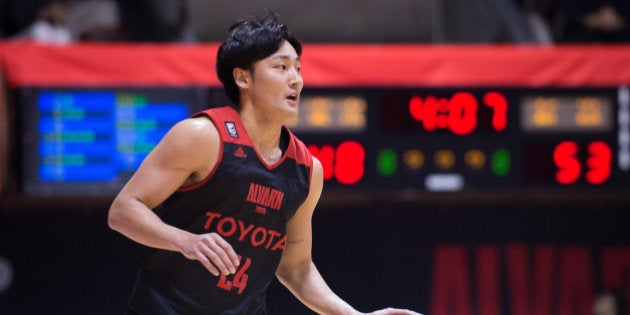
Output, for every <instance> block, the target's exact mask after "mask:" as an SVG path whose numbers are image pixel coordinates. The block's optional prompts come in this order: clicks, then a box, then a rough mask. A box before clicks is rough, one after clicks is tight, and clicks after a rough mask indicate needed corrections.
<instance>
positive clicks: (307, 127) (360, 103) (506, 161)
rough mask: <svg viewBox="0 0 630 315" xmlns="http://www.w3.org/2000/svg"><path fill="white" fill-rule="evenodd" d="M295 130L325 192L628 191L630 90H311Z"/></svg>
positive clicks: (303, 98) (294, 125)
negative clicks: (320, 170) (318, 167)
mask: <svg viewBox="0 0 630 315" xmlns="http://www.w3.org/2000/svg"><path fill="white" fill-rule="evenodd" d="M303 94H304V95H303V97H302V98H301V101H300V106H301V108H300V117H299V118H298V119H297V120H296V121H295V122H293V123H292V129H293V130H294V131H295V132H296V133H297V134H298V135H299V136H300V138H302V139H303V140H304V141H305V142H306V143H307V144H308V146H309V149H310V150H311V152H312V153H313V154H314V155H315V156H317V157H318V158H319V160H320V161H321V162H322V165H323V167H324V178H325V180H326V181H328V184H329V185H333V186H343V187H362V188H370V189H374V188H377V189H384V190H395V189H404V188H417V189H421V190H426V191H447V192H457V191H463V190H479V189H482V190H483V189H492V190H496V191H499V192H500V191H505V190H514V189H516V190H523V189H525V190H527V189H548V188H551V189H556V188H558V189H567V187H578V188H587V187H593V188H606V189H613V190H623V189H628V188H630V172H629V171H630V131H629V127H628V126H629V117H630V114H629V113H630V111H629V108H630V105H629V97H628V95H629V92H628V88H627V87H619V88H610V89H605V88H597V89H496V88H475V89H470V88H468V89H453V88H449V89H427V88H404V89H403V88H369V89H365V88H349V89H337V90H331V89H319V90H318V89H309V90H306V91H305V92H304V93H303Z"/></svg>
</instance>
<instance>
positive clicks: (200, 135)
mask: <svg viewBox="0 0 630 315" xmlns="http://www.w3.org/2000/svg"><path fill="white" fill-rule="evenodd" d="M168 136H169V137H170V138H173V139H175V140H177V141H178V142H183V143H186V144H188V145H204V144H208V143H211V142H214V141H218V140H219V131H218V130H217V127H216V126H215V125H214V123H213V122H212V120H210V119H208V118H207V117H204V116H199V117H191V118H187V119H184V120H182V121H180V122H178V123H177V124H175V125H174V126H173V127H172V128H171V130H170V131H169V133H168Z"/></svg>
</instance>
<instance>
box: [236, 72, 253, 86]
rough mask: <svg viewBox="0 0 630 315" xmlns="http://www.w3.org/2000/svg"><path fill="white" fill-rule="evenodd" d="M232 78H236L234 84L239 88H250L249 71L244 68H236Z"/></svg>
mask: <svg viewBox="0 0 630 315" xmlns="http://www.w3.org/2000/svg"><path fill="white" fill-rule="evenodd" d="M232 76H234V82H235V83H236V85H237V86H238V87H240V88H247V87H249V82H250V81H251V80H250V77H249V71H247V70H245V69H243V68H234V70H233V71H232Z"/></svg>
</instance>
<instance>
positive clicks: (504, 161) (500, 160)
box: [492, 149, 512, 176]
mask: <svg viewBox="0 0 630 315" xmlns="http://www.w3.org/2000/svg"><path fill="white" fill-rule="evenodd" d="M510 167H512V165H511V160H510V152H508V151H507V150H505V149H499V150H496V151H494V152H493V153H492V173H493V174H494V175H496V176H505V174H507V173H509V172H510Z"/></svg>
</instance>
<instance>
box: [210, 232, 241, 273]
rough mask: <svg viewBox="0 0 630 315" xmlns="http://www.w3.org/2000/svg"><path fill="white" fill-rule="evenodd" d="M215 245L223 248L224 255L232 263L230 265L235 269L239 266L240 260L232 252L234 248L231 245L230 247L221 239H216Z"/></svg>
mask: <svg viewBox="0 0 630 315" xmlns="http://www.w3.org/2000/svg"><path fill="white" fill-rule="evenodd" d="M216 243H217V245H219V246H220V247H221V248H223V250H224V251H225V253H226V254H227V255H228V258H229V259H230V261H231V262H232V264H233V265H234V266H235V267H238V266H239V265H240V264H241V262H240V260H239V258H238V255H237V254H236V252H235V251H234V248H232V245H230V243H228V242H227V241H226V240H224V239H223V238H221V237H218V238H217V239H216Z"/></svg>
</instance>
